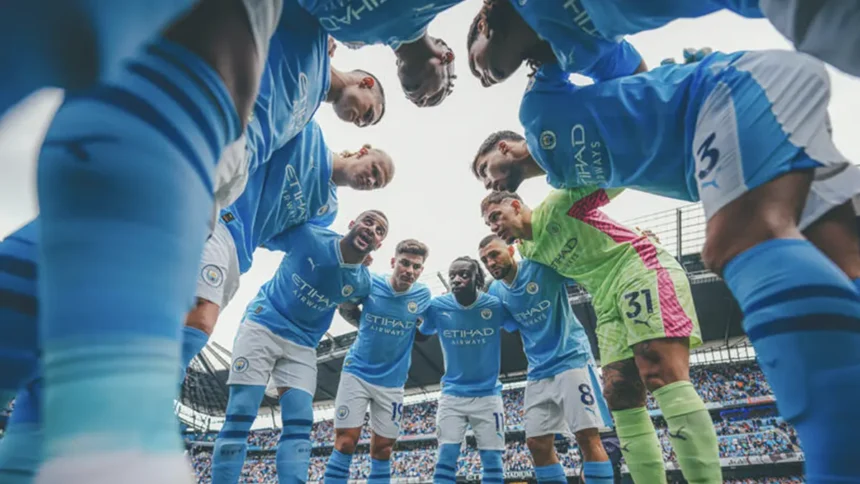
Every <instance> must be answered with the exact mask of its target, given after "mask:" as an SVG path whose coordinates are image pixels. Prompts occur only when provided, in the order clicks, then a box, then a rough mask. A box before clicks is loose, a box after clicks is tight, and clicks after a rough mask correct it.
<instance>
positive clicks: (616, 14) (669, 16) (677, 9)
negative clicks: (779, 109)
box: [513, 0, 764, 39]
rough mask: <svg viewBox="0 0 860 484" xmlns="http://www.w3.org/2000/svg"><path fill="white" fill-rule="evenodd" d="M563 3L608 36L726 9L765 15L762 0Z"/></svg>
mask: <svg viewBox="0 0 860 484" xmlns="http://www.w3.org/2000/svg"><path fill="white" fill-rule="evenodd" d="M513 1H515V2H520V1H521V0H513ZM529 3H531V2H529ZM535 3H537V2H535ZM541 3H542V2H541ZM564 3H565V5H568V4H569V5H571V7H570V8H571V9H573V10H575V11H576V12H578V15H577V18H578V19H579V22H583V23H586V22H587V23H588V24H589V25H592V26H593V27H594V29H595V30H596V31H597V32H599V33H600V34H601V35H602V36H603V37H605V38H608V39H614V38H617V37H620V36H622V35H632V34H636V33H639V32H644V31H646V30H652V29H656V28H659V27H662V26H664V25H666V24H668V23H669V22H671V21H673V20H677V19H681V18H697V17H703V16H705V15H708V14H710V13H713V12H716V11H718V10H723V9H728V10H731V11H733V12H735V13H737V14H739V15H742V16H744V17H749V18H764V14H763V13H762V11H761V9H760V8H759V0H694V1H689V0H647V1H643V0H566V1H565V2H564Z"/></svg>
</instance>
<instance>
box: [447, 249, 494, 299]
mask: <svg viewBox="0 0 860 484" xmlns="http://www.w3.org/2000/svg"><path fill="white" fill-rule="evenodd" d="M454 262H468V263H469V264H472V265H473V266H475V286H476V287H477V288H478V290H479V291H483V290H485V289H486V288H485V285H486V283H487V278H486V275H485V274H484V270H483V269H481V263H480V262H478V261H477V260H476V259H473V258H471V257H469V256H467V255H464V256H462V257H457V258H456V259H454V260H453V261H452V262H451V265H454Z"/></svg>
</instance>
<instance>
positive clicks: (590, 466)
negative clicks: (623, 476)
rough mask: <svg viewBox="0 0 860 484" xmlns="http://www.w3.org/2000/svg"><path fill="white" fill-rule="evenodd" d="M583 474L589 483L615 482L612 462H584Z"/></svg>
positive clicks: (604, 483) (603, 483)
mask: <svg viewBox="0 0 860 484" xmlns="http://www.w3.org/2000/svg"><path fill="white" fill-rule="evenodd" d="M582 474H583V475H584V476H585V482H587V483H588V484H612V483H613V482H615V473H614V472H613V470H612V462H609V461H608V460H607V461H604V462H583V463H582Z"/></svg>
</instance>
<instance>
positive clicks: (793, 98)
mask: <svg viewBox="0 0 860 484" xmlns="http://www.w3.org/2000/svg"><path fill="white" fill-rule="evenodd" d="M829 99H830V83H829V79H828V76H827V72H826V70H825V69H824V65H823V64H821V63H820V62H818V61H817V60H815V59H812V58H811V57H809V56H806V55H803V54H799V53H796V52H788V51H764V52H749V53H746V54H744V55H743V56H741V57H740V58H738V59H735V60H734V61H732V63H731V66H726V67H724V69H723V71H722V72H721V73H719V74H717V75H716V76H715V78H714V80H713V83H712V85H711V86H709V87H708V94H707V96H706V98H705V100H704V101H703V103H702V105H701V107H700V110H699V113H698V117H697V120H696V126H695V132H694V133H693V143H692V146H691V147H690V151H691V153H692V156H693V157H694V163H695V177H696V183H697V185H698V189H699V196H700V198H701V200H702V204H703V206H704V209H705V216H706V218H708V219H710V218H711V217H712V216H713V215H714V214H715V213H717V212H718V211H719V210H720V209H721V208H723V207H724V206H725V205H727V204H729V203H730V202H732V201H734V200H736V199H738V198H739V197H741V196H742V195H744V194H745V193H746V192H749V191H750V190H753V189H755V188H756V187H759V186H761V185H764V184H766V183H768V182H769V181H772V180H774V179H776V178H779V177H780V176H782V175H784V174H786V173H789V172H792V171H801V170H809V169H828V168H829V167H834V166H846V165H848V164H849V162H848V161H847V160H846V159H845V157H844V156H843V155H842V154H841V153H839V151H838V150H837V149H836V147H835V146H834V145H833V142H832V140H831V138H830V133H829V119H828V115H827V106H828V104H829Z"/></svg>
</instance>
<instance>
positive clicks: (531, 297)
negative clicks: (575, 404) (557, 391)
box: [488, 259, 593, 380]
mask: <svg viewBox="0 0 860 484" xmlns="http://www.w3.org/2000/svg"><path fill="white" fill-rule="evenodd" d="M567 283H568V279H566V278H565V277H563V276H561V275H559V274H558V273H557V272H556V271H554V270H552V269H551V268H549V267H547V266H545V265H543V264H540V263H538V262H535V261H532V260H527V259H526V260H521V261H519V262H518V263H517V276H516V278H515V279H514V281H513V284H511V285H510V286H508V285H507V283H505V282H504V281H500V280H497V281H493V283H492V284H490V289H489V291H488V292H489V294H491V295H493V296H496V297H498V298H499V300H500V301H502V304H503V305H504V306H505V308H507V310H508V311H510V313H511V315H512V316H513V318H514V322H515V324H516V328H517V329H518V330H519V331H520V336H521V337H522V340H523V349H524V350H525V353H526V358H527V359H528V361H529V369H528V379H529V380H542V379H544V378H549V377H552V376H555V375H558V374H559V373H561V372H563V371H566V370H569V369H571V368H582V367H584V366H586V365H587V364H588V363H589V362H591V361H592V359H593V357H592V353H591V344H590V343H589V342H588V335H587V334H586V333H585V328H583V327H582V324H581V323H580V322H579V320H577V319H576V315H575V314H574V313H573V310H572V309H571V308H570V301H569V300H568V298H567V288H566V287H567Z"/></svg>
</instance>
